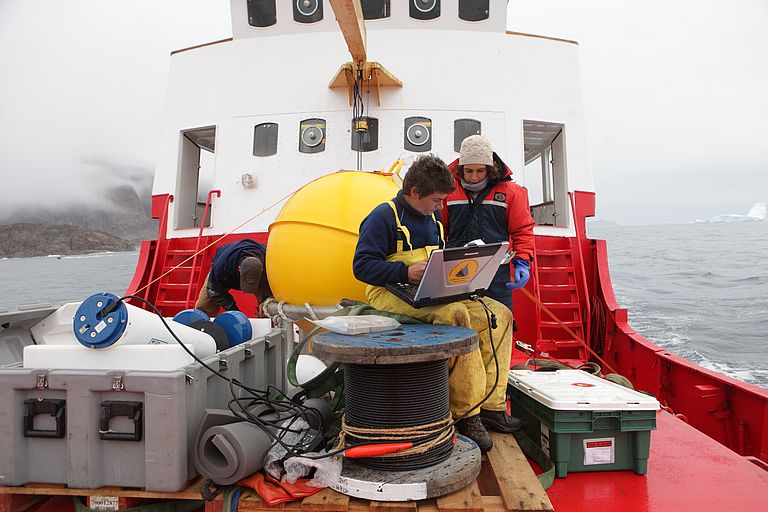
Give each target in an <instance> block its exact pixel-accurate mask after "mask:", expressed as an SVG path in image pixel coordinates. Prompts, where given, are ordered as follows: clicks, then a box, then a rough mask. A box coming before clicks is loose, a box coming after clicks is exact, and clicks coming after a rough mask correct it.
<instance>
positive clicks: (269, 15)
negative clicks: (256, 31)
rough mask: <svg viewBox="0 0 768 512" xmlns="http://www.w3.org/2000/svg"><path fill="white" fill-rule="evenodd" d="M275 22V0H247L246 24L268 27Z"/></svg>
mask: <svg viewBox="0 0 768 512" xmlns="http://www.w3.org/2000/svg"><path fill="white" fill-rule="evenodd" d="M275 23H277V8H276V7H275V0H248V24H249V25H250V26H252V27H270V26H272V25H274V24H275Z"/></svg>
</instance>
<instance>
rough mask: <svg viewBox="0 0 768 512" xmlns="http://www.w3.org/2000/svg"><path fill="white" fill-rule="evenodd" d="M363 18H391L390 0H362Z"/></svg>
mask: <svg viewBox="0 0 768 512" xmlns="http://www.w3.org/2000/svg"><path fill="white" fill-rule="evenodd" d="M360 3H361V6H362V8H363V19H366V20H378V19H381V18H389V14H390V10H389V0H361V2H360Z"/></svg>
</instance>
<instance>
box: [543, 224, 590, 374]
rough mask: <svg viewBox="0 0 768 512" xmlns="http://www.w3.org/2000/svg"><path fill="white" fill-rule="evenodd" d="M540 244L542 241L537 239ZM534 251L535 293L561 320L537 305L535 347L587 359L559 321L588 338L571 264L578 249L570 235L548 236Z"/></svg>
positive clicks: (561, 356)
mask: <svg viewBox="0 0 768 512" xmlns="http://www.w3.org/2000/svg"><path fill="white" fill-rule="evenodd" d="M539 245H543V244H541V242H540V243H539ZM535 251H536V255H535V258H534V264H533V272H534V279H533V287H534V295H535V296H536V298H538V299H539V301H540V302H541V304H542V305H543V306H544V307H546V308H547V309H548V310H550V311H551V312H552V313H553V314H554V315H555V316H556V317H557V318H558V320H560V322H557V321H555V320H553V319H552V318H551V317H550V316H549V315H548V314H547V313H546V312H544V310H543V309H542V308H541V307H539V306H538V305H537V308H536V309H537V313H538V322H537V330H536V337H537V339H536V348H537V349H538V351H539V352H541V353H542V355H549V356H550V357H553V358H555V359H559V360H563V361H573V362H584V361H587V360H588V359H589V355H588V354H587V350H586V348H585V347H584V346H583V345H582V344H581V342H580V341H579V340H577V339H574V337H573V336H572V335H571V334H570V333H569V332H568V331H566V330H565V329H564V328H563V327H562V325H561V324H560V323H562V324H564V325H566V326H567V327H568V328H569V329H570V330H571V331H573V333H574V334H575V335H576V336H578V337H579V338H580V339H581V340H583V341H585V342H588V340H586V339H584V337H585V329H584V323H583V309H582V304H581V300H580V289H579V283H580V282H579V280H578V278H577V275H576V267H575V264H574V251H578V245H577V244H576V243H575V242H574V241H573V239H571V238H560V237H548V238H547V240H546V247H542V248H539V247H536V249H535ZM586 296H587V295H586V294H584V295H583V297H585V298H586ZM585 300H587V299H585Z"/></svg>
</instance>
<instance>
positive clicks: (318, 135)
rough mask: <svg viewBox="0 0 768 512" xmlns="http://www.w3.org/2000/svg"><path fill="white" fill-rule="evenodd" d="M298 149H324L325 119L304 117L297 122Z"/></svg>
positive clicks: (313, 151) (308, 151)
mask: <svg viewBox="0 0 768 512" xmlns="http://www.w3.org/2000/svg"><path fill="white" fill-rule="evenodd" d="M299 151H301V152H302V153H320V152H322V151H325V119H305V120H304V121H302V122H301V123H300V124H299Z"/></svg>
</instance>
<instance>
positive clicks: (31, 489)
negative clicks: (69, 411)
mask: <svg viewBox="0 0 768 512" xmlns="http://www.w3.org/2000/svg"><path fill="white" fill-rule="evenodd" d="M202 485H203V479H202V478H198V479H196V480H194V481H192V483H191V484H189V485H188V486H187V487H186V488H185V489H182V490H181V491H177V492H157V491H145V490H144V489H132V488H127V487H99V488H98V489H75V488H70V487H64V486H63V485H60V484H39V483H30V484H27V485H23V486H20V487H7V486H6V487H2V486H0V494H34V495H48V496H115V497H118V498H154V499H171V500H200V499H202V498H201V497H200V487H201V486H202Z"/></svg>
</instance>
